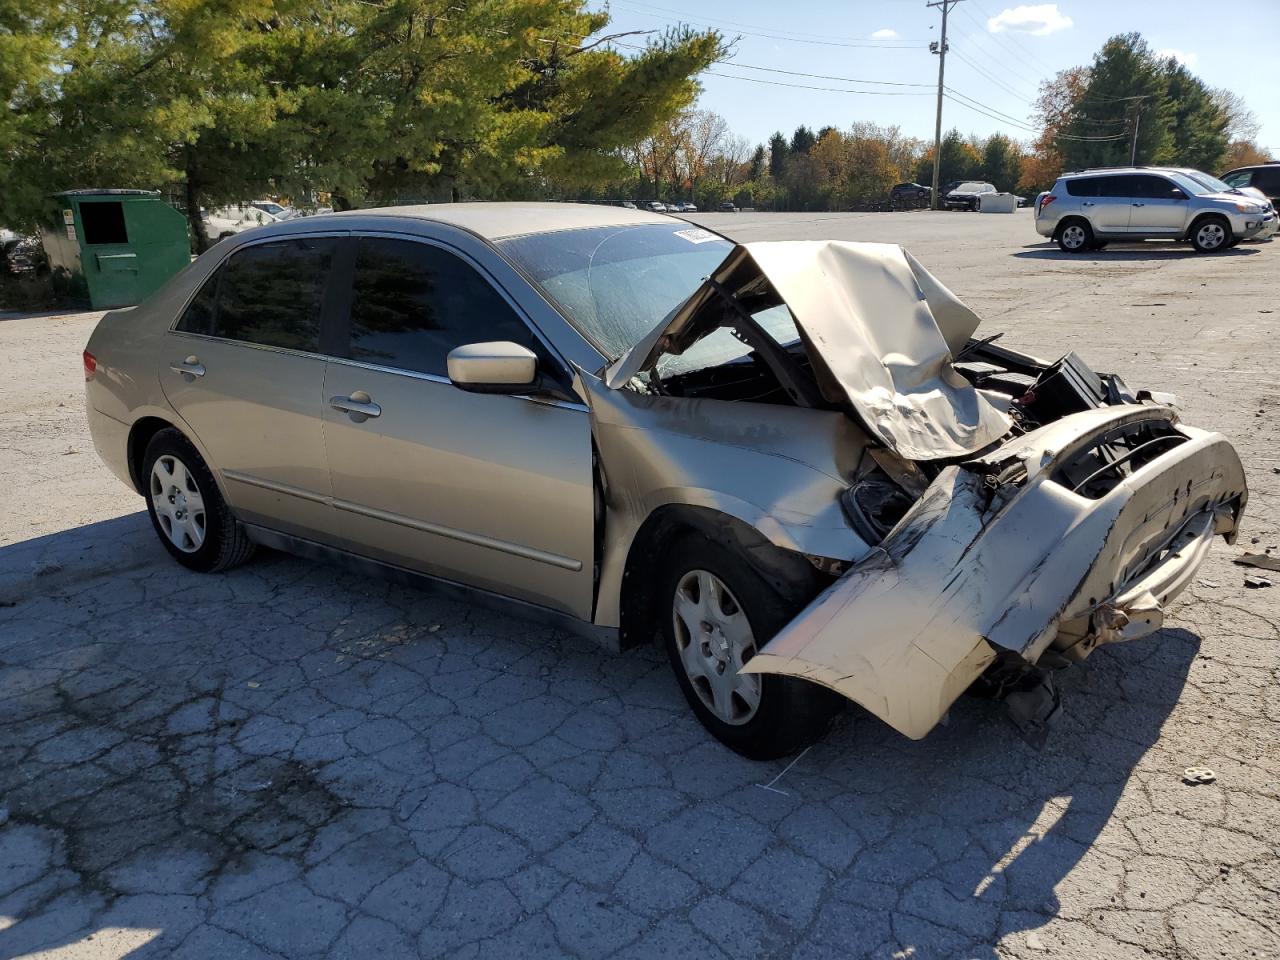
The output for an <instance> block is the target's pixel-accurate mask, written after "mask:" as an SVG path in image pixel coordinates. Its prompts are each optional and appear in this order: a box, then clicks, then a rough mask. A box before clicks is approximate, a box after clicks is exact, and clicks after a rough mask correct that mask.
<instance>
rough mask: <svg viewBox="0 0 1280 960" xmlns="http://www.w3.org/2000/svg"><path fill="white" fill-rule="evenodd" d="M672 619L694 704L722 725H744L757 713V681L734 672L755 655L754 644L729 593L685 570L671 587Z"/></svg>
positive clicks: (710, 578) (708, 576)
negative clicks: (696, 700) (698, 703)
mask: <svg viewBox="0 0 1280 960" xmlns="http://www.w3.org/2000/svg"><path fill="white" fill-rule="evenodd" d="M671 616H672V621H673V623H674V625H675V636H676V644H677V646H678V647H679V649H680V662H681V664H682V665H683V666H684V670H685V673H686V675H687V676H688V677H689V682H690V683H691V684H692V685H693V689H694V690H696V691H697V693H698V697H699V699H701V700H702V702H703V704H704V705H705V706H706V707H707V709H708V710H710V711H711V712H712V713H714V714H715V715H716V717H718V718H719V719H720V720H722V721H724V722H725V723H728V724H731V725H733V726H740V725H741V724H744V723H747V722H748V721H749V720H750V719H751V718H752V717H754V716H755V715H756V711H757V710H758V709H759V708H760V676H759V674H754V673H745V674H744V673H739V672H738V671H739V669H740V668H741V667H742V665H743V664H744V663H746V662H747V661H748V660H750V659H751V658H752V657H753V656H754V655H755V652H756V640H755V635H754V633H753V632H752V630H751V623H750V621H748V620H747V615H746V612H745V611H744V610H743V609H742V605H741V604H739V603H738V599H737V598H736V597H735V596H734V595H733V591H731V590H730V589H729V588H728V587H727V586H725V584H724V582H723V581H722V580H721V579H720V578H719V577H717V576H716V575H715V574H713V573H709V572H707V571H706V570H690V571H689V572H688V573H686V574H685V575H684V576H683V577H681V578H680V582H679V583H678V584H677V585H676V590H675V596H674V597H673V598H672V611H671Z"/></svg>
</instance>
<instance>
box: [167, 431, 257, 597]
mask: <svg viewBox="0 0 1280 960" xmlns="http://www.w3.org/2000/svg"><path fill="white" fill-rule="evenodd" d="M142 466H143V472H142V476H143V481H144V483H145V485H146V486H145V490H146V498H147V513H148V514H149V515H150V516H151V525H152V526H153V527H154V528H155V531H156V536H158V537H159V538H160V542H161V544H163V545H164V548H165V549H166V550H168V551H169V555H170V556H171V557H173V559H175V560H177V561H178V562H179V563H180V564H182V565H183V566H184V567H187V568H188V569H191V570H195V571H198V572H199V573H213V572H215V571H219V570H229V569H230V568H231V567H235V566H239V565H240V564H242V563H244V562H245V561H246V560H248V559H249V557H251V556H252V555H253V549H254V545H253V541H251V540H250V539H249V537H248V535H247V534H246V533H245V531H244V527H242V526H241V525H240V523H239V521H237V520H236V518H235V517H234V516H232V514H231V511H230V510H229V509H228V508H227V504H226V502H225V501H224V500H223V499H222V494H221V492H220V491H219V490H218V485H217V483H216V482H215V481H214V479H213V473H212V472H211V471H210V470H209V467H208V465H207V464H206V463H205V462H204V459H203V458H202V457H201V456H200V454H199V452H197V450H196V448H195V447H194V446H193V445H192V443H191V441H190V440H188V439H187V438H186V437H184V436H183V435H182V434H181V433H180V432H178V431H177V430H175V429H173V428H172V427H170V428H167V429H165V430H161V431H160V432H158V433H157V434H156V435H155V436H154V437H152V438H151V442H150V443H148V444H147V450H146V453H145V454H144V455H143V458H142Z"/></svg>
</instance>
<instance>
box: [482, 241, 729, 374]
mask: <svg viewBox="0 0 1280 960" xmlns="http://www.w3.org/2000/svg"><path fill="white" fill-rule="evenodd" d="M498 246H499V248H500V249H501V250H502V252H503V253H504V254H505V255H506V256H507V257H509V258H510V259H511V260H512V261H513V262H515V263H516V265H518V266H519V267H521V268H522V269H523V270H524V271H525V272H526V273H528V274H529V275H530V276H532V277H533V279H534V280H536V281H537V282H538V283H539V284H540V285H541V286H542V289H543V290H545V291H546V293H547V294H548V295H549V296H550V297H551V298H552V300H553V301H554V302H555V304H556V305H557V306H558V307H559V308H560V311H561V312H562V313H563V314H564V315H565V317H566V318H567V319H568V320H569V322H570V323H572V324H573V325H574V326H575V327H576V328H577V329H578V332H579V333H581V334H582V335H583V336H584V337H586V338H587V339H588V340H589V341H591V343H592V344H594V345H595V347H596V348H597V349H598V350H599V351H600V352H601V353H602V354H604V355H605V356H606V357H608V358H609V359H610V360H611V361H612V360H616V359H617V358H618V357H620V356H622V354H624V353H626V352H627V350H629V349H630V348H631V347H632V346H633V345H634V344H635V343H636V341H638V340H639V339H640V338H641V337H643V336H644V335H645V334H646V333H648V332H649V331H650V330H652V329H653V328H654V327H656V326H657V325H658V324H659V323H660V322H661V321H662V320H663V318H664V317H666V316H667V314H669V313H670V312H671V311H672V310H674V309H675V308H676V307H678V306H679V305H680V304H681V303H683V302H684V301H685V300H686V299H688V298H689V296H690V295H691V294H692V293H693V292H694V291H695V290H697V289H698V287H699V286H700V285H701V284H702V281H703V280H704V279H706V277H707V276H708V275H709V274H710V273H711V271H712V270H714V269H715V268H716V267H718V266H719V265H720V262H721V261H722V260H723V259H724V258H725V257H726V256H727V255H728V253H729V251H730V250H731V249H733V244H731V243H730V242H729V241H728V240H725V239H723V238H722V237H718V236H716V235H715V234H714V233H710V232H709V231H706V230H703V229H700V228H698V227H694V226H691V225H689V224H687V223H681V222H679V221H677V222H673V223H670V224H665V223H654V224H648V223H646V224H633V225H628V226H611V227H593V228H591V229H587V230H565V231H561V232H558V233H542V234H533V235H531V236H527V237H514V238H512V239H510V240H504V241H502V242H500V243H499V244H498ZM743 352H745V351H743Z"/></svg>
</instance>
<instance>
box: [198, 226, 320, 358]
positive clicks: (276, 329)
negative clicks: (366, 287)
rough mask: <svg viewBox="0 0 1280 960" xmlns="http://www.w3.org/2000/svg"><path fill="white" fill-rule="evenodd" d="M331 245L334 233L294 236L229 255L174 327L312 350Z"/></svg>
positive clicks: (315, 347) (316, 340) (316, 344)
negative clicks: (319, 235)
mask: <svg viewBox="0 0 1280 960" xmlns="http://www.w3.org/2000/svg"><path fill="white" fill-rule="evenodd" d="M335 247H336V241H335V240H334V239H333V238H332V237H298V238H291V239H288V240H276V241H272V242H270V243H260V244H257V245H255V246H252V247H246V248H245V249H243V250H240V251H237V252H236V253H233V254H232V255H231V257H230V258H229V259H228V260H227V262H226V263H224V264H223V265H222V266H221V267H219V268H218V270H217V272H215V273H214V274H213V275H212V276H211V277H210V278H209V279H208V280H206V281H205V283H204V286H203V287H201V288H200V292H199V293H197V294H196V296H195V299H194V300H192V301H191V304H190V305H189V306H188V307H187V310H186V312H185V313H183V315H182V319H181V320H179V321H178V327H177V329H179V330H182V331H185V332H187V333H201V334H204V335H206V336H211V337H220V338H222V339H226V340H239V341H243V342H245V343H256V344H261V345H263V346H268V347H282V348H284V349H289V350H303V351H307V352H312V353H314V352H316V351H317V350H318V349H319V343H320V314H321V312H322V310H323V306H324V291H325V285H326V284H327V282H328V278H329V267H330V265H331V264H332V262H333V254H334V250H335Z"/></svg>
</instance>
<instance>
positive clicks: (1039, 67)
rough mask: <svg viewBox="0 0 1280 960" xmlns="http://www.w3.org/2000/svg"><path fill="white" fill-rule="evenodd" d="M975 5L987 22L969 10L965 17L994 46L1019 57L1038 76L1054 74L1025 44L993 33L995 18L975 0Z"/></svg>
mask: <svg viewBox="0 0 1280 960" xmlns="http://www.w3.org/2000/svg"><path fill="white" fill-rule="evenodd" d="M973 5H974V7H975V8H976V9H977V11H978V12H979V13H980V14H982V16H984V17H985V18H986V20H987V22H986V23H983V22H982V21H980V20H978V19H977V18H976V17H974V16H973V15H972V14H970V13H969V12H968V11H967V10H966V11H965V15H966V16H967V17H969V19H970V20H972V21H973V22H974V23H975V24H976V25H977V26H978V28H979V29H980V30H981V31H982V32H983V35H984V36H987V37H990V38H991V40H992V42H993V43H994V44H998V45H999V46H1001V47H1003V48H1004V49H1005V50H1007V51H1009V53H1011V54H1012V55H1013V56H1015V57H1017V58H1018V59H1019V60H1021V61H1022V62H1023V63H1024V64H1026V65H1027V66H1028V67H1030V68H1031V69H1032V70H1034V71H1035V72H1036V73H1037V74H1044V73H1053V70H1052V69H1050V67H1049V65H1048V64H1046V63H1045V62H1044V61H1043V60H1041V59H1040V58H1039V57H1037V56H1035V55H1034V54H1033V53H1031V51H1030V50H1029V49H1027V48H1026V47H1025V46H1023V44H1022V43H1021V42H1020V41H1017V40H1015V39H1014V38H1013V37H1011V36H1006V35H1005V34H1003V33H992V32H991V27H990V22H991V21H992V20H993V19H995V18H994V17H992V16H991V14H990V13H988V12H987V11H986V10H984V9H983V8H982V6H981V4H979V3H978V2H977V0H973ZM1015 44H1016V45H1015Z"/></svg>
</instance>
